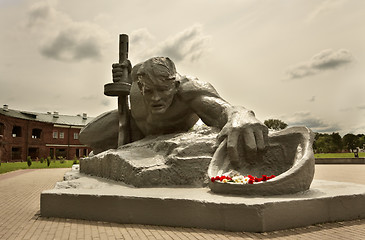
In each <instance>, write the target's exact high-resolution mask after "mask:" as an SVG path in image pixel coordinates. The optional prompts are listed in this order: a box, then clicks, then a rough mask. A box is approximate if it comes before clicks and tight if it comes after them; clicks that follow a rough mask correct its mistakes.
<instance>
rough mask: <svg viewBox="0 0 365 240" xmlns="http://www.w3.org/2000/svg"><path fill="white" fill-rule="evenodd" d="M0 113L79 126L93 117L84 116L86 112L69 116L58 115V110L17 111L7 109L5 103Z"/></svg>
mask: <svg viewBox="0 0 365 240" xmlns="http://www.w3.org/2000/svg"><path fill="white" fill-rule="evenodd" d="M0 114H1V115H5V116H9V117H13V118H19V119H25V120H31V121H38V122H45V123H51V124H58V125H68V126H80V127H82V126H85V125H86V124H88V123H89V122H90V121H91V120H93V119H94V117H88V116H86V114H83V115H76V116H71V115H60V114H58V112H54V113H51V112H48V113H36V112H28V111H19V110H13V109H9V108H8V107H7V105H4V107H3V108H0Z"/></svg>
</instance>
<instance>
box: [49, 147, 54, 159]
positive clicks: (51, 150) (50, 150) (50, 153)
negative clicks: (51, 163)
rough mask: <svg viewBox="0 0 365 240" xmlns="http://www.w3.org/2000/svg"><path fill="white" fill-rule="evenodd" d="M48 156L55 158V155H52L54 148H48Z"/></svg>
mask: <svg viewBox="0 0 365 240" xmlns="http://www.w3.org/2000/svg"><path fill="white" fill-rule="evenodd" d="M49 156H50V157H51V158H52V159H54V158H55V155H54V148H50V149H49Z"/></svg>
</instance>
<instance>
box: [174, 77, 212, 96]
mask: <svg viewBox="0 0 365 240" xmlns="http://www.w3.org/2000/svg"><path fill="white" fill-rule="evenodd" d="M179 81H180V87H179V92H178V95H179V97H180V98H181V99H182V100H183V101H189V100H192V99H194V98H197V97H201V96H214V97H219V94H218V92H217V91H216V90H215V89H214V87H213V86H212V85H211V84H210V83H208V82H204V81H201V80H199V79H198V78H196V77H191V76H181V77H180V79H179Z"/></svg>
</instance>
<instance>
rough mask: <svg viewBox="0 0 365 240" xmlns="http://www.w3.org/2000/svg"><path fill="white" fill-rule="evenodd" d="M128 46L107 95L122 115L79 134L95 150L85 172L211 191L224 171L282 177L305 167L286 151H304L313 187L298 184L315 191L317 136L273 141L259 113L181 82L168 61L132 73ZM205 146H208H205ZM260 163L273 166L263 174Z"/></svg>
mask: <svg viewBox="0 0 365 240" xmlns="http://www.w3.org/2000/svg"><path fill="white" fill-rule="evenodd" d="M127 45H128V37H127V36H126V35H121V37H120V59H119V60H120V61H119V63H116V64H113V65H112V67H113V70H112V72H113V83H111V84H107V85H105V89H104V93H105V94H106V95H109V96H118V111H111V112H107V113H105V114H102V115H101V116H99V117H97V118H96V119H95V120H94V121H92V122H90V123H89V124H88V125H87V126H86V127H85V128H84V129H83V130H82V131H81V133H80V141H81V142H83V143H85V144H87V145H88V146H90V147H91V148H93V154H94V156H90V157H88V158H85V159H83V161H81V166H80V171H81V172H84V173H88V174H92V175H96V176H101V177H107V178H111V179H114V180H118V181H123V182H125V183H128V184H132V185H134V186H138V187H144V186H159V185H195V186H203V185H206V184H207V183H208V175H209V177H211V176H210V175H212V174H223V172H222V171H223V169H224V170H225V171H227V172H231V173H232V171H233V172H235V173H237V174H239V173H240V174H254V173H255V172H257V173H260V174H261V173H263V172H265V169H267V171H268V172H267V173H266V174H271V172H273V173H275V174H276V175H280V174H281V173H283V172H285V171H287V170H288V169H290V168H292V167H298V165H295V164H294V163H295V162H296V160H295V159H297V158H298V154H292V153H289V154H288V153H287V152H286V151H288V149H290V151H292V150H293V148H294V149H297V147H300V146H303V145H305V146H306V147H305V148H303V149H305V151H304V152H303V151H302V152H301V153H299V155H300V156H303V153H305V155H306V159H305V162H306V163H307V164H304V165H308V166H309V167H307V168H306V169H305V170H304V169H303V171H306V172H307V174H304V175H305V176H304V178H306V180H304V179H296V180H297V181H303V182H305V184H304V185H305V186H304V187H303V186H302V187H300V188H297V191H302V190H305V189H308V188H309V185H310V183H311V181H312V179H313V174H314V158H313V152H312V148H311V143H312V141H313V138H312V137H310V136H311V133H310V130H308V129H304V130H303V129H296V130H299V132H303V131H304V132H307V134H304V135H303V134H299V135H300V136H299V137H298V138H297V139H295V137H294V138H291V137H287V139H288V140H286V141H285V140H284V141H281V142H275V141H270V140H269V135H268V128H267V127H266V126H265V125H264V124H262V123H261V122H260V121H259V120H258V119H256V117H255V114H254V113H253V111H250V110H247V109H245V108H244V107H237V106H232V105H230V104H229V103H228V102H227V101H225V100H224V99H223V98H221V97H220V96H219V94H218V93H217V91H216V90H215V89H214V88H213V86H212V85H211V84H209V83H207V82H204V81H201V80H199V79H196V78H192V77H187V76H182V75H180V74H179V73H177V71H176V68H175V64H174V63H173V61H172V60H171V59H169V58H168V57H154V58H151V59H148V60H146V61H145V62H143V63H140V64H137V65H135V66H134V67H133V68H132V66H131V63H130V62H129V61H128V59H127V55H128V47H127ZM129 89H130V91H129ZM128 94H130V107H129V106H128V104H127V103H128V101H127V97H126V96H127V95H128ZM199 118H200V119H201V120H202V121H203V122H204V123H205V124H206V125H207V126H208V127H206V129H205V130H198V132H197V131H194V130H191V129H192V128H193V126H194V125H195V123H196V122H197V121H198V119H199ZM199 131H200V132H199ZM204 131H205V133H204ZM292 131H293V130H292ZM289 132H290V131H289ZM284 135H285V134H284ZM206 136H209V137H206ZM303 136H304V137H303ZM156 137H157V138H156ZM195 137H198V139H196V140H195V139H193V138H195ZM207 138H209V140H208V139H207ZM283 138H284V139H285V136H284V137H283ZM201 139H203V140H201ZM204 141H205V142H206V144H200V145H199V143H202V142H204ZM289 141H292V143H290V142H289ZM303 141H304V142H303ZM280 144H282V145H288V144H289V145H290V146H289V147H283V148H281V150H280V151H279V152H278V151H277V150H275V149H277V147H275V146H277V145H280ZM203 145H204V146H203ZM194 146H195V147H194ZM196 146H199V147H196ZM218 146H220V147H219V148H218V150H217V147H218ZM279 148H280V147H279ZM222 149H224V153H222V151H223V150H222ZM273 149H274V150H273ZM216 150H217V151H216ZM214 153H215V156H219V158H221V159H223V160H224V161H225V163H224V164H223V165H222V166H220V165H219V164H220V163H221V162H222V161H221V160H217V157H215V158H213V161H212V162H211V159H212V157H213V154H214ZM270 153H272V154H276V155H275V156H276V157H272V156H270ZM278 154H279V155H278ZM290 158H292V159H290ZM268 159H271V160H268ZM272 159H275V161H273V160H272ZM297 160H299V159H297ZM270 161H271V162H270ZM210 162H211V163H210ZM261 162H266V163H268V162H270V163H271V164H272V165H271V166H267V165H266V166H265V167H263V166H261V165H260V163H261ZM209 164H210V167H209ZM208 167H209V171H208ZM217 167H218V168H220V169H217ZM255 168H259V169H261V170H260V171H257V169H255ZM273 169H274V170H273ZM248 170H250V171H251V173H249V172H247V171H248ZM208 173H209V174H208ZM176 176H179V177H178V178H176ZM174 179H175V180H174ZM279 179H280V178H279ZM271 181H272V182H273V181H275V180H271ZM268 183H269V181H268ZM215 184H217V183H215ZM215 184H210V186H211V187H212V190H213V191H216V192H224V191H221V190H219V189H220V188H219V187H215V186H216V185H215ZM262 184H264V183H262ZM255 185H256V184H255ZM233 192H236V193H244V192H245V191H233ZM263 192H267V191H266V190H264V191H263ZM269 192H270V191H269ZM287 192H288V191H287ZM289 192H294V190H290V191H289ZM256 193H257V192H256ZM270 193H273V194H275V193H276V194H278V193H279V194H280V193H285V191H281V190H279V191H276V192H275V191H271V192H270ZM259 194H260V193H259Z"/></svg>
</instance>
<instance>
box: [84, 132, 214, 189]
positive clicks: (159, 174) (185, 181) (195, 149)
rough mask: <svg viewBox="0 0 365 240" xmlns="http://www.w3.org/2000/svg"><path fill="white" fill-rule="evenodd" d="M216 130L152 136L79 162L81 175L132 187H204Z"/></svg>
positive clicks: (212, 152)
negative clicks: (122, 183) (120, 182)
mask: <svg viewBox="0 0 365 240" xmlns="http://www.w3.org/2000/svg"><path fill="white" fill-rule="evenodd" d="M217 134H218V130H216V129H213V128H209V127H199V128H197V129H196V130H192V131H189V132H187V133H179V134H168V135H163V136H157V137H156V136H155V137H154V136H151V137H147V138H144V139H142V140H139V141H136V142H133V143H130V144H127V145H124V146H122V147H120V148H119V149H110V150H108V151H105V152H102V153H99V154H97V155H95V156H91V157H87V158H84V159H82V160H81V161H80V172H81V173H86V174H89V175H94V176H98V177H103V178H108V179H112V180H116V181H122V182H124V183H126V184H130V185H133V186H135V187H152V186H174V185H187V186H204V185H206V184H207V183H208V175H207V170H208V166H209V163H210V161H211V159H212V156H213V154H214V152H215V150H216V148H217V146H216V145H217V144H216V137H217Z"/></svg>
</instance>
